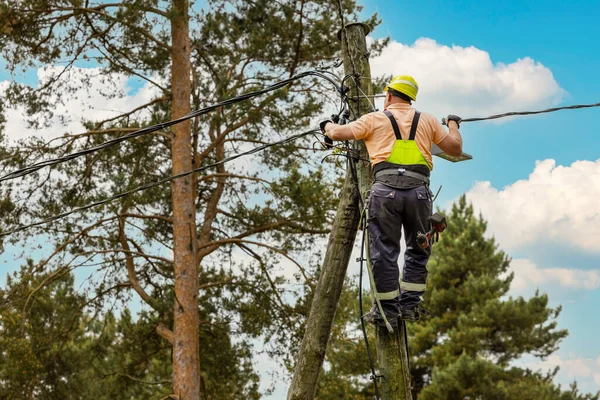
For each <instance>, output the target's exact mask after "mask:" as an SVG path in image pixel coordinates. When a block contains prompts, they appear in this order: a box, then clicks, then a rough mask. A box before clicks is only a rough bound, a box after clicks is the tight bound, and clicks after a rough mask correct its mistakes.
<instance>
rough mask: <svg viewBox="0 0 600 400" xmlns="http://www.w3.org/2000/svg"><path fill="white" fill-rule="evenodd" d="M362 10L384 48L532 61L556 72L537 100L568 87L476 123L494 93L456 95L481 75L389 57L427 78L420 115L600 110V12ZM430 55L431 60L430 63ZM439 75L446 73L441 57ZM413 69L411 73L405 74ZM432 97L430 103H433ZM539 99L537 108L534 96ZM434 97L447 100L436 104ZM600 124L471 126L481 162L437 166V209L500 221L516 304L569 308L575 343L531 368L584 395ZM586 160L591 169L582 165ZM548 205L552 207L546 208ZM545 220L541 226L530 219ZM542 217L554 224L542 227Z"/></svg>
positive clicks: (599, 300)
mask: <svg viewBox="0 0 600 400" xmlns="http://www.w3.org/2000/svg"><path fill="white" fill-rule="evenodd" d="M361 3H362V4H363V5H364V6H365V10H364V12H363V15H364V16H367V15H370V14H372V13H373V12H378V13H379V15H380V17H382V18H383V22H382V24H381V25H380V26H379V27H378V28H377V29H376V30H375V31H374V32H373V33H371V35H372V36H373V37H374V38H382V37H385V36H387V35H389V36H390V37H391V39H392V41H393V42H399V43H401V44H403V45H404V46H409V47H411V48H412V49H413V51H412V52H411V53H410V55H411V56H412V57H415V58H418V57H419V54H425V53H424V52H421V53H419V51H420V50H418V48H419V47H420V46H417V45H416V43H415V42H416V41H418V40H419V39H422V38H428V39H432V40H433V41H434V42H435V46H436V48H437V49H438V50H439V51H440V54H441V52H442V51H446V52H447V53H448V52H450V53H456V57H460V56H461V54H460V53H459V52H458V50H456V48H457V47H459V48H462V49H465V48H469V47H471V46H472V47H474V48H476V49H478V50H480V51H483V52H487V53H488V54H489V58H490V60H491V62H492V64H493V65H494V67H497V66H498V65H499V63H500V64H503V65H509V64H512V63H516V62H517V61H518V60H519V59H525V58H530V59H532V60H533V62H534V64H536V63H539V64H541V66H543V68H545V71H546V72H548V71H550V72H551V75H549V76H550V78H548V77H547V78H545V79H544V80H543V81H544V83H543V84H540V86H539V88H540V90H539V91H538V92H539V93H541V92H543V90H542V89H543V87H549V86H552V82H551V81H552V80H554V85H558V86H559V88H560V90H559V91H557V90H556V88H554V89H551V90H550V91H549V92H548V93H550V94H552V90H554V94H552V95H550V96H548V97H547V98H544V96H543V95H540V96H539V97H537V98H534V99H533V100H531V101H528V100H523V101H522V102H520V101H515V102H512V101H504V100H503V99H502V98H501V97H499V98H498V99H497V101H496V103H498V104H492V103H486V104H485V107H483V108H484V110H483V111H481V112H478V111H477V108H476V107H477V101H479V99H480V95H481V93H482V92H483V93H485V92H486V90H490V89H489V87H487V88H486V87H483V86H485V83H483V86H482V88H479V89H478V88H477V87H475V88H471V89H465V90H466V92H467V93H466V95H465V94H464V93H461V95H460V96H456V97H455V96H453V91H452V89H453V90H454V93H460V92H461V90H463V89H464V88H465V87H468V86H471V85H473V82H472V81H471V80H470V79H468V77H469V76H470V75H469V73H470V71H471V69H470V68H471V67H472V66H470V67H469V66H467V67H465V68H463V72H464V75H462V76H461V79H457V78H456V75H457V74H456V73H455V72H456V71H455V69H456V68H454V67H451V69H452V71H450V72H449V71H448V70H447V69H445V67H444V65H441V66H435V65H432V67H431V68H432V72H430V73H428V74H425V73H423V72H422V65H421V68H420V69H419V68H415V67H414V65H415V63H416V61H414V60H412V59H410V58H407V56H406V53H407V52H408V50H407V49H406V47H403V48H401V47H400V46H398V47H397V49H399V50H398V52H397V54H396V57H395V56H394V55H393V54H387V55H385V54H384V55H385V59H386V60H387V61H388V62H387V63H388V64H389V63H390V61H391V62H392V63H393V62H394V60H395V59H397V58H401V59H402V60H403V61H402V62H400V61H399V62H398V63H397V64H396V65H394V68H393V71H388V70H386V72H390V73H394V74H401V73H404V72H408V73H413V75H415V77H416V76H417V75H418V74H421V75H422V76H423V78H422V79H421V80H419V79H417V81H418V82H419V84H420V89H421V96H422V98H418V101H417V102H416V103H415V107H416V108H419V109H421V111H428V109H427V106H428V105H431V107H432V108H434V109H435V110H436V111H437V113H434V114H435V115H436V116H439V117H442V116H444V115H445V114H449V113H456V112H457V111H456V110H460V109H467V107H466V105H467V104H465V103H470V102H471V103H473V104H471V107H469V108H468V109H469V112H468V114H467V113H461V114H459V115H461V116H462V117H464V118H468V117H478V116H485V115H489V114H490V112H488V110H491V109H493V110H494V111H495V112H498V113H499V112H506V111H517V110H526V109H533V110H535V109H541V108H546V107H551V106H556V105H568V104H581V103H596V102H600V79H598V71H599V70H600V54H599V53H598V52H596V51H595V50H594V49H595V48H596V47H597V43H596V41H597V38H598V36H599V34H600V25H599V24H598V22H597V16H598V15H599V14H600V2H597V1H572V2H547V1H546V2H542V1H529V2H522V1H503V2H487V1H420V2H404V1H403V2H398V1H391V0H389V1H384V0H382V1H363V2H361ZM421 47H422V46H421ZM455 50H456V51H455ZM384 53H385V52H384ZM427 55H428V56H431V52H428V53H427ZM444 60H446V59H440V60H439V63H442V64H443V63H444ZM463 61H464V60H463ZM377 63H378V60H377V59H374V60H372V61H371V65H372V68H373V67H374V65H375V68H374V69H375V70H378V68H377V67H376V66H377ZM432 64H436V62H435V58H434V59H433V60H432ZM405 66H406V68H408V70H409V71H406V70H405V69H404V68H403V67H405ZM411 68H413V70H412V71H411ZM473 71H474V73H473V76H476V75H477V74H478V72H477V71H479V70H478V69H477V68H474V69H473ZM493 74H494V71H491V72H490V74H489V75H490V84H491V85H494V82H495V81H494V80H493V79H492V78H493ZM444 75H448V76H447V77H444ZM516 75H518V73H516ZM531 75H534V73H531V74H524V75H523V76H521V77H515V80H514V81H513V82H512V85H518V84H519V83H520V82H525V81H527V80H529V79H531ZM477 76H478V75H477ZM432 77H435V79H434V78H432ZM433 85H436V86H440V85H443V86H446V87H449V88H450V89H451V90H448V91H443V90H441V89H440V90H437V91H436V89H432V88H431V87H428V86H433ZM427 89H428V90H429V92H427V93H426V94H425V93H423V92H425V91H426V90H427ZM531 92H533V93H532V95H533V97H535V93H536V90H532V91H531ZM469 93H470V94H471V95H472V98H473V99H474V100H473V101H471V100H470V99H469V96H468V95H469ZM426 95H429V96H430V98H426ZM513 95H515V99H516V98H524V97H526V95H527V93H513ZM433 96H438V97H439V98H443V99H441V100H439V99H433V100H432V99H431V97H433ZM519 96H520V97H519ZM421 107H423V108H421ZM444 113H445V114H444ZM599 118H600V108H593V109H586V110H574V111H561V112H557V113H553V114H546V115H540V116H532V117H515V118H512V119H510V120H507V121H502V122H494V123H489V122H472V123H465V124H463V125H462V126H461V132H462V133H463V137H464V146H463V148H464V150H465V151H466V152H468V153H470V154H472V155H473V156H474V159H473V160H472V161H469V162H464V163H461V164H450V163H447V162H445V161H441V160H439V161H438V162H437V164H436V168H435V170H434V186H435V187H437V185H439V184H443V186H444V189H443V190H442V193H441V195H440V198H439V201H438V205H440V206H442V207H443V206H447V205H448V204H450V203H451V202H452V201H453V200H455V199H456V198H457V197H458V196H459V195H460V194H462V193H465V192H469V193H470V194H471V195H470V196H469V199H470V200H471V201H473V203H474V205H475V207H476V208H477V209H479V210H481V212H482V214H483V216H484V217H485V218H486V219H490V220H491V221H490V234H493V235H494V236H495V237H496V238H497V239H498V240H499V242H500V246H501V248H503V249H505V250H506V251H507V253H508V254H509V255H510V256H511V257H513V259H515V260H516V261H515V262H513V272H515V273H516V274H517V275H519V274H520V275H519V277H520V280H519V281H518V282H516V284H515V288H514V289H513V291H512V294H513V295H523V296H529V295H531V294H532V293H533V292H534V291H535V289H536V288H539V290H540V291H541V292H546V293H548V295H549V297H550V302H551V305H553V306H556V305H559V304H560V305H562V306H563V311H562V314H561V316H560V317H559V320H558V321H559V327H560V328H567V329H568V330H569V332H570V334H569V337H568V338H567V339H565V340H564V342H563V343H562V345H561V347H560V350H559V351H558V352H557V353H556V355H555V356H554V357H552V358H551V359H548V360H545V361H543V362H541V363H540V362H539V361H535V360H532V359H526V360H524V363H526V365H528V366H540V367H544V368H548V367H550V366H554V365H559V366H561V373H560V374H559V376H558V377H557V379H556V380H557V382H559V383H562V384H566V383H567V382H569V381H572V380H573V379H577V381H578V382H579V384H580V387H581V388H582V389H584V390H586V391H596V390H600V344H598V342H597V340H595V339H596V337H597V335H598V333H599V332H600V322H598V320H599V319H598V318H596V317H594V316H595V315H597V308H598V306H599V305H600V285H599V284H598V282H597V279H598V271H600V232H599V231H598V230H597V229H596V230H594V229H592V230H591V231H589V230H588V231H586V230H585V229H584V227H586V226H588V227H589V226H591V225H592V224H594V223H598V222H600V221H599V219H600V202H598V201H597V200H596V199H597V198H598V195H600V191H599V189H598V187H599V185H600V168H599V166H600V133H599V132H598V128H597V121H598V119H599ZM543 160H555V163H554V167H552V166H551V165H549V164H547V163H542V164H540V168H538V169H536V163H537V162H538V161H543ZM583 160H587V161H589V163H587V164H581V163H579V164H573V163H574V162H576V161H583ZM534 170H536V173H534ZM532 173H534V175H532V176H530V175H531V174H532ZM517 181H521V182H519V183H517ZM478 182H489V183H487V184H481V183H478ZM478 185H479V186H478ZM486 185H487V186H486ZM549 197H550V198H551V200H547V201H546V200H544V199H548V198H549ZM519 212H521V213H522V214H519ZM538 212H539V213H540V215H536V216H535V217H531V215H533V214H536V213H538ZM502 214H504V215H502ZM582 214H583V215H582ZM557 215H558V216H559V217H557ZM515 216H516V218H515ZM544 216H546V217H547V218H548V220H549V221H547V222H546V221H544ZM510 219H512V220H510ZM503 220H504V221H503ZM507 220H510V221H507ZM575 227H577V229H580V228H581V229H582V232H581V234H582V235H584V236H585V237H586V238H587V239H586V240H587V243H586V244H578V243H576V242H575V240H574V239H573V238H574V237H576V236H575V235H576V233H575V232H572V231H573V230H575ZM584 232H585V233H584ZM511 235H513V236H515V237H514V238H511ZM525 237H526V238H529V239H527V241H526V243H522V242H523V240H519V239H521V238H525ZM594 243H596V244H597V245H598V246H595V245H594ZM586 282H587V286H586Z"/></svg>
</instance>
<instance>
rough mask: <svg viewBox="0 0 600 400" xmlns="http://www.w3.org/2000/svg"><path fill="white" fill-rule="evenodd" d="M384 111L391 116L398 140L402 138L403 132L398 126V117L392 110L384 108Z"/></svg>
mask: <svg viewBox="0 0 600 400" xmlns="http://www.w3.org/2000/svg"><path fill="white" fill-rule="evenodd" d="M383 113H384V114H385V115H386V116H387V117H388V118H389V120H390V122H391V123H392V128H394V135H396V140H402V134H401V133H400V128H399V127H398V123H397V122H396V118H394V115H393V114H392V112H391V111H390V110H383Z"/></svg>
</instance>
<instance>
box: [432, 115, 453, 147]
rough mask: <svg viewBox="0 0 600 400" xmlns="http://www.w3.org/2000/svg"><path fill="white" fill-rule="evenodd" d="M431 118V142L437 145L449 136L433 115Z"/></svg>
mask: <svg viewBox="0 0 600 400" xmlns="http://www.w3.org/2000/svg"><path fill="white" fill-rule="evenodd" d="M430 117H431V118H430V119H431V126H432V130H433V139H432V142H433V143H435V144H439V143H440V142H441V141H442V140H444V139H446V136H448V135H449V134H450V132H448V131H447V130H445V129H444V127H443V126H442V123H441V122H440V121H438V120H437V118H435V117H434V116H433V115H431V116H430Z"/></svg>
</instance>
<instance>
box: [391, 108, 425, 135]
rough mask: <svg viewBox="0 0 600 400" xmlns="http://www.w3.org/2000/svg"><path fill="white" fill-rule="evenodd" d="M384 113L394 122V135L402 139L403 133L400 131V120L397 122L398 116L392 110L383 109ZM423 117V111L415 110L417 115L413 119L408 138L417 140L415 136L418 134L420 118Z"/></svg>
mask: <svg viewBox="0 0 600 400" xmlns="http://www.w3.org/2000/svg"><path fill="white" fill-rule="evenodd" d="M383 113H384V114H385V115H386V117H388V119H389V120H390V122H391V123H392V128H393V129H394V135H395V136H396V140H402V134H401V133H400V127H398V122H396V118H394V115H393V114H392V112H391V111H390V110H383ZM420 118H421V113H420V112H419V111H415V116H414V117H413V120H412V125H411V126H410V135H409V137H408V140H415V136H416V135H417V126H418V125H419V119H420Z"/></svg>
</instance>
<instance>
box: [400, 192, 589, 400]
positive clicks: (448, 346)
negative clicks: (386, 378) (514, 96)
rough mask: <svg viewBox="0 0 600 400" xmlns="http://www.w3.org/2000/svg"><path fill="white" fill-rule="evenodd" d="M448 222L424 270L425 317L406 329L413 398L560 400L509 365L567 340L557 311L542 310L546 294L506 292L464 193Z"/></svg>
mask: <svg viewBox="0 0 600 400" xmlns="http://www.w3.org/2000/svg"><path fill="white" fill-rule="evenodd" d="M447 219H448V228H447V229H446V231H445V232H444V233H443V234H442V237H441V240H440V241H439V243H437V244H435V245H434V248H433V256H432V259H431V261H430V263H429V265H428V268H429V271H430V274H429V278H428V281H427V287H428V290H427V292H426V294H425V301H424V305H425V307H426V308H427V309H428V310H429V311H430V312H431V315H430V316H429V317H428V318H425V319H424V320H422V321H420V322H419V323H417V324H409V330H410V350H411V354H412V362H411V368H412V379H413V385H414V394H415V397H417V396H418V398H419V399H424V400H433V399H436V400H438V399H459V398H460V399H462V398H464V397H465V396H469V397H470V398H471V399H479V398H482V399H507V400H508V399H514V398H521V399H525V398H528V399H537V398H542V399H555V398H556V399H558V398H560V397H557V396H559V395H560V390H558V389H556V388H554V387H553V386H552V383H551V377H548V376H541V375H540V374H536V373H532V372H531V371H528V370H523V369H520V368H516V367H511V365H510V364H511V362H512V361H515V360H517V359H518V358H519V357H521V356H523V355H525V354H530V355H533V356H536V357H540V358H543V357H547V356H549V355H550V354H552V353H553V352H554V351H556V350H557V348H558V345H559V343H560V341H561V339H563V338H565V337H566V336H567V331H566V330H564V329H558V328H557V323H556V317H557V316H558V314H559V313H560V307H557V308H554V309H553V308H550V307H548V296H547V295H546V294H540V293H536V294H535V295H534V296H533V297H531V298H529V299H524V298H522V297H516V298H515V297H513V296H511V295H510V294H509V289H510V283H511V281H512V279H513V275H512V274H510V273H508V268H509V266H510V259H509V257H508V256H507V255H506V254H505V253H504V252H503V251H501V250H499V249H498V246H497V244H496V243H495V241H494V239H493V238H488V237H486V235H485V233H486V228H487V225H486V222H485V221H484V220H483V218H482V217H481V216H480V217H476V216H475V215H474V213H473V207H472V206H471V205H469V204H467V201H466V199H465V197H464V196H462V197H461V198H460V199H459V201H458V202H457V203H456V204H454V205H453V206H452V208H451V210H450V211H449V213H448V215H447ZM523 388H527V390H525V391H524V390H523ZM524 396H525V397H524ZM537 396H542V397H537ZM566 398H577V399H579V398H582V399H583V398H588V397H578V396H576V395H575V396H574V397H566Z"/></svg>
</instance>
